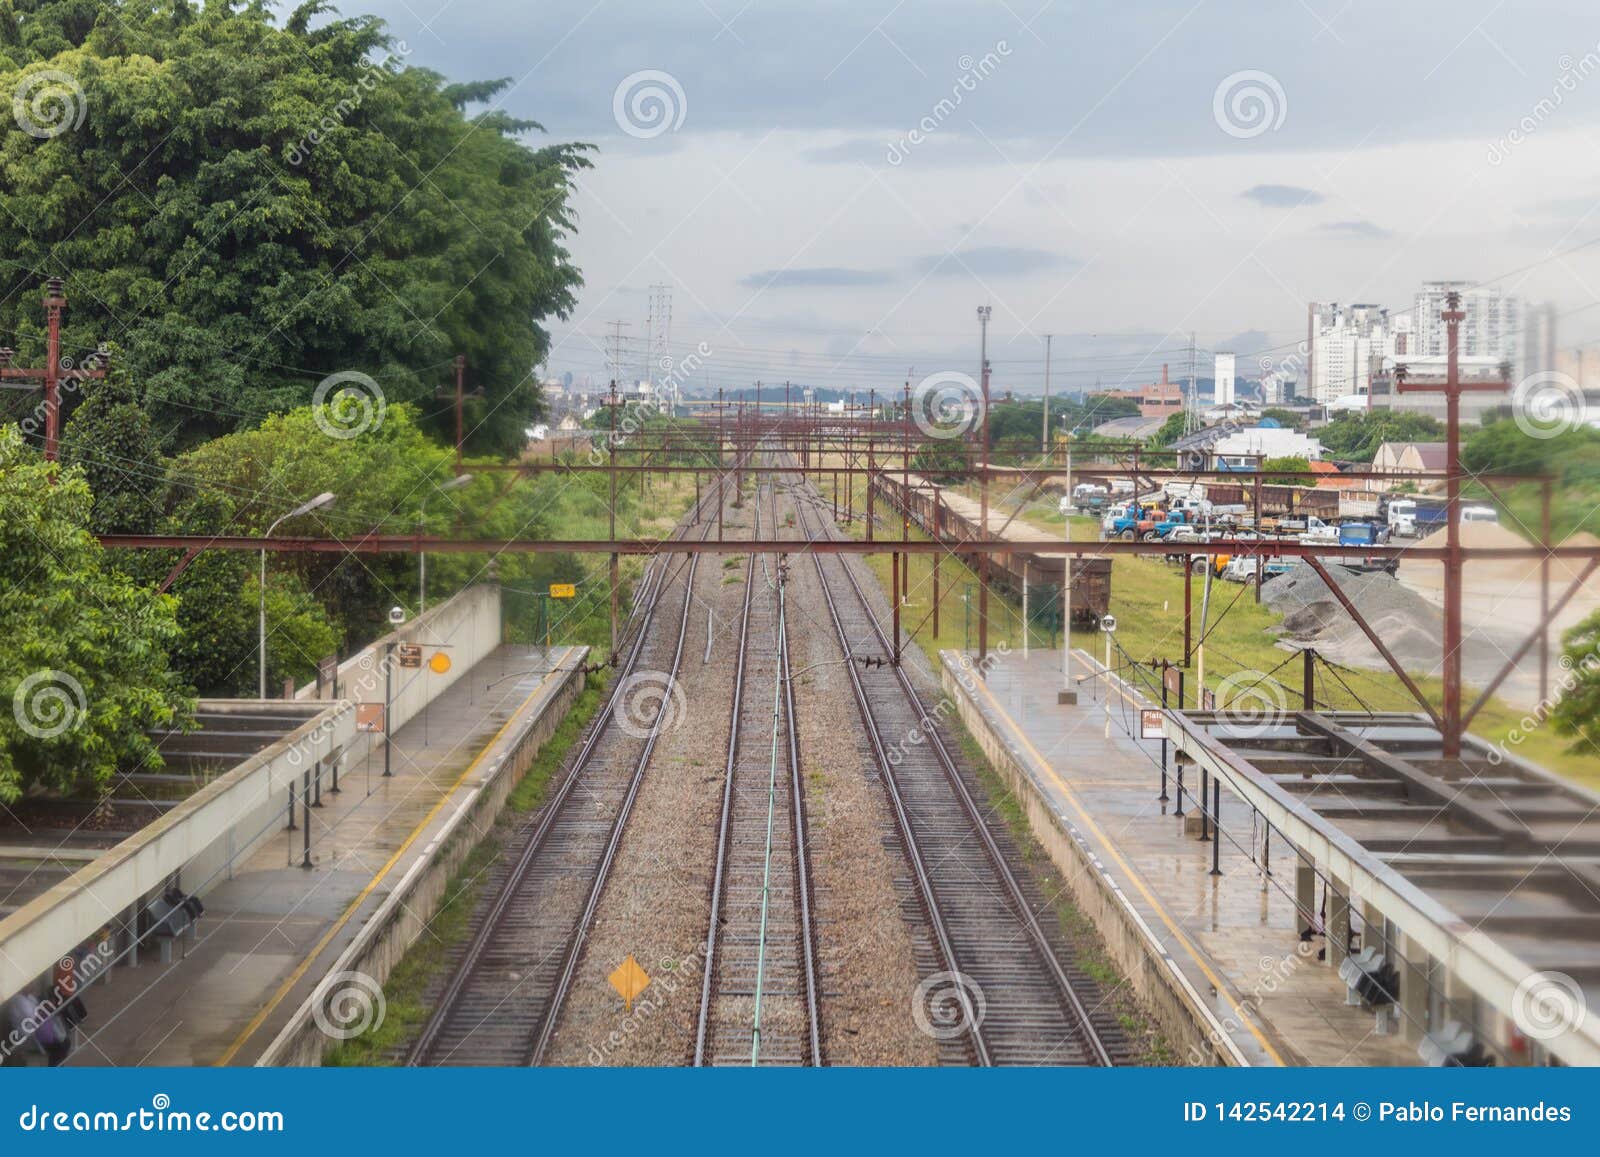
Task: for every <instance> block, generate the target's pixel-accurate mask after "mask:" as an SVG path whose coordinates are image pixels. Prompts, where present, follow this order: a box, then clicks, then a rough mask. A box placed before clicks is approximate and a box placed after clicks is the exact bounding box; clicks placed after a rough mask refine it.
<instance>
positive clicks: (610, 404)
mask: <svg viewBox="0 0 1600 1157" xmlns="http://www.w3.org/2000/svg"><path fill="white" fill-rule="evenodd" d="M617 324H618V325H619V326H620V325H621V324H622V323H620V322H618V323H617ZM618 332H619V333H620V332H621V330H620V329H619V330H618ZM606 408H607V409H609V410H610V411H611V436H610V437H608V438H607V439H606V452H607V456H608V458H609V459H610V464H611V469H610V470H609V471H607V473H608V474H609V475H610V478H611V499H610V502H609V504H608V506H607V511H606V513H607V516H608V519H609V521H608V533H609V535H610V538H611V541H612V542H613V543H614V542H616V541H617V411H618V410H619V409H621V408H622V399H621V397H620V396H619V395H618V393H617V383H616V382H615V381H612V383H611V393H610V394H609V395H608V396H607V397H606ZM610 579H611V659H612V660H613V661H615V660H616V657H617V587H618V584H619V580H620V575H619V573H618V566H617V552H616V551H612V552H611V567H610Z"/></svg>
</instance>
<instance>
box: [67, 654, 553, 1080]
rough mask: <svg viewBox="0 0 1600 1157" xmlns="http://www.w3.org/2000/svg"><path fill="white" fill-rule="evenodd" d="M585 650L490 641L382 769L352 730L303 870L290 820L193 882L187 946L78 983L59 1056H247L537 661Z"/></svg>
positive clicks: (534, 673) (505, 711)
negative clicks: (79, 1001)
mask: <svg viewBox="0 0 1600 1157" xmlns="http://www.w3.org/2000/svg"><path fill="white" fill-rule="evenodd" d="M582 653H583V652H582V649H581V648H566V647H555V648H551V649H548V650H546V649H544V648H537V647H529V646H516V645H503V646H501V647H499V648H498V649H496V650H495V651H494V652H493V653H492V654H491V655H489V656H488V657H487V658H486V659H484V660H482V661H481V662H479V663H478V664H477V665H476V666H475V667H473V668H472V669H471V670H470V671H468V672H467V673H466V674H465V675H463V676H462V677H461V678H460V679H458V680H457V681H456V682H455V683H454V684H453V685H452V686H451V687H449V688H448V689H447V690H445V691H444V692H443V693H442V694H441V695H440V696H439V697H438V698H437V699H436V700H434V702H433V703H432V704H431V705H430V706H429V707H428V709H427V710H426V711H424V712H423V713H422V714H420V715H418V716H417V717H416V718H415V719H413V720H411V721H410V722H408V723H407V724H406V725H405V726H403V727H402V728H401V729H400V730H399V732H398V733H397V734H396V736H395V742H394V751H393V754H392V755H391V757H390V764H391V770H392V771H393V775H392V777H391V778H388V779H385V778H384V777H383V762H384V756H383V746H382V744H381V742H372V741H371V737H370V736H362V737H360V738H359V739H358V740H357V744H358V746H357V748H356V750H355V752H354V753H353V754H352V756H351V757H350V759H349V761H348V763H347V766H346V770H345V771H344V773H343V774H342V775H341V777H340V788H341V790H340V792H339V794H337V795H334V794H332V793H331V792H329V791H327V790H324V792H323V794H322V806H321V807H320V808H317V807H313V808H312V809H311V823H312V827H311V835H312V840H311V861H312V866H311V867H310V868H309V869H307V868H304V867H302V866H300V865H301V863H302V858H303V847H304V834H303V829H301V830H296V831H283V830H281V827H280V830H279V831H278V832H277V833H276V834H275V835H274V836H272V837H271V838H269V839H268V840H267V841H266V842H265V843H263V844H262V845H261V846H260V847H258V848H257V849H256V850H255V851H254V852H253V853H252V854H251V855H250V856H249V857H248V858H247V859H246V860H244V861H243V862H242V863H240V864H238V865H237V867H236V869H235V874H234V878H233V879H231V880H228V881H227V882H225V883H223V884H220V885H218V886H217V887H216V888H215V889H213V890H212V891H210V892H208V893H207V894H206V896H205V897H204V903H205V915H204V916H203V917H202V918H201V920H200V922H199V925H198V929H197V932H196V935H195V939H194V943H193V944H189V945H187V946H185V945H184V944H182V942H181V941H180V942H179V943H178V944H177V945H175V946H174V949H173V959H172V962H171V963H170V964H162V963H161V962H160V959H159V956H158V954H157V952H156V951H155V950H154V949H145V950H141V953H140V962H139V964H137V965H135V966H118V967H115V968H113V969H111V970H110V972H109V973H107V974H106V975H105V976H104V977H102V978H100V979H97V980H96V981H95V983H94V984H92V985H91V986H90V987H89V988H88V990H87V991H86V992H85V993H84V1002H85V1004H86V1005H87V1007H88V1011H89V1019H88V1021H87V1022H86V1023H85V1024H84V1025H83V1027H82V1031H81V1038H80V1046H79V1048H78V1050H77V1051H76V1052H75V1053H74V1054H73V1056H72V1057H71V1058H70V1060H69V1061H68V1063H69V1064H79V1065H118V1066H126V1065H215V1064H240V1065H247V1064H251V1063H253V1062H254V1060H255V1058H256V1057H257V1056H258V1055H259V1054H260V1052H261V1050H262V1049H264V1048H265V1047H266V1046H267V1045H268V1044H269V1043H270V1042H271V1041H272V1038H273V1036H274V1035H275V1034H276V1033H277V1032H278V1030H279V1029H280V1028H282V1026H283V1025H284V1024H285V1023H286V1022H287V1021H288V1019H289V1017H290V1016H291V1015H292V1014H293V1012H294V1011H295V1009H296V1008H297V1007H298V1006H299V1005H300V1004H301V1002H302V1001H303V1000H304V999H305V997H306V996H307V995H308V994H309V993H310V992H311V990H312V987H313V986H314V985H315V984H316V983H317V981H318V980H319V979H320V978H321V976H322V974H323V972H324V971H326V969H327V967H328V965H329V964H331V963H332V962H333V961H334V960H336V959H337V958H338V956H339V953H340V952H341V951H343V949H344V948H345V947H346V946H347V945H348V944H349V943H350V941H351V940H352V939H353V938H354V937H355V935H356V934H357V932H358V931H359V930H360V928H361V926H362V923H363V922H364V921H365V920H366V919H367V918H368V917H369V916H370V915H371V914H372V913H373V912H374V911H376V909H377V908H378V906H379V905H380V904H381V903H382V902H383V900H384V898H385V897H386V896H387V895H388V893H389V889H390V887H392V886H393V885H395V884H397V883H398V882H399V881H400V880H401V879H402V878H403V877H404V875H405V872H406V869H407V868H409V867H410V866H411V864H412V863H413V862H414V861H415V860H416V859H417V858H418V857H419V856H421V854H422V853H423V850H424V849H425V848H426V847H427V846H428V843H429V840H428V837H429V836H430V835H431V833H432V832H433V831H435V830H436V829H437V828H438V827H439V826H441V825H442V824H443V823H444V822H445V819H446V816H447V814H448V812H447V809H446V808H445V807H444V806H443V805H444V804H445V802H446V801H447V800H448V799H449V798H450V797H451V795H452V794H453V793H454V791H455V790H456V788H457V787H459V786H460V785H462V784H463V782H464V781H465V780H466V778H467V774H466V773H467V772H468V771H469V769H470V768H471V767H472V764H473V762H474V761H475V760H476V759H477V757H478V756H479V754H480V753H481V752H482V751H483V750H484V749H485V748H486V747H487V746H488V745H489V743H490V742H491V741H492V740H493V739H494V737H495V736H496V734H497V733H498V732H499V731H500V729H501V728H502V727H503V726H504V725H505V723H506V721H507V720H508V719H510V717H511V716H512V714H513V713H515V712H516V711H517V710H518V709H519V708H520V707H522V705H523V704H524V703H526V702H528V701H529V700H530V699H532V698H534V697H535V696H541V695H544V696H549V697H552V698H553V697H554V694H555V692H556V691H557V690H558V689H559V685H560V680H559V678H558V677H557V676H554V675H552V674H550V672H551V671H552V669H554V668H560V669H564V668H565V667H567V666H570V664H571V662H573V661H576V660H577V659H578V658H579V657H580V656H581V655H582ZM296 813H297V814H296V821H295V822H296V824H297V825H298V824H299V823H300V822H301V820H300V815H301V809H300V808H299V807H297V808H296Z"/></svg>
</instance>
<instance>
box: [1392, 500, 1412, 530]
mask: <svg viewBox="0 0 1600 1157" xmlns="http://www.w3.org/2000/svg"><path fill="white" fill-rule="evenodd" d="M1389 534H1390V536H1391V537H1394V538H1415V537H1417V503H1416V500H1415V499H1411V498H1392V499H1390V500H1389Z"/></svg>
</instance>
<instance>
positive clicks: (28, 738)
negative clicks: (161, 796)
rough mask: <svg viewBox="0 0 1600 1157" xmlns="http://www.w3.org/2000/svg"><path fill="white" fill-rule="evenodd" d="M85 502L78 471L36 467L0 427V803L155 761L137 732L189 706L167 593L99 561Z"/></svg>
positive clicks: (31, 455)
mask: <svg viewBox="0 0 1600 1157" xmlns="http://www.w3.org/2000/svg"><path fill="white" fill-rule="evenodd" d="M92 501H93V499H92V496H91V494H90V491H89V485H88V483H87V482H86V481H85V479H84V476H83V473H82V471H81V470H77V469H71V468H68V469H61V468H60V467H58V466H56V465H54V464H48V463H45V462H43V461H42V460H41V459H40V458H39V457H38V456H37V454H36V453H35V452H34V451H33V450H31V449H29V448H28V447H27V446H26V445H24V443H23V438H22V434H21V431H19V430H18V429H17V428H16V427H14V426H6V427H0V557H3V558H4V559H5V560H6V582H5V583H4V584H3V586H0V637H3V638H4V639H5V640H6V646H5V647H4V648H3V649H0V701H3V702H4V703H5V704H6V705H7V706H8V708H9V709H8V710H4V711H0V803H6V802H10V801H12V800H15V799H16V798H17V797H18V796H19V795H21V794H22V793H23V792H24V791H26V790H27V789H29V788H31V787H42V788H50V789H55V790H58V791H65V792H84V791H93V790H94V789H96V788H97V787H100V786H103V785H104V784H105V783H106V782H107V781H108V780H109V779H110V778H111V776H112V775H113V773H114V772H115V771H116V770H117V769H118V767H123V768H129V769H131V768H135V767H140V768H143V769H145V770H150V769H152V768H159V767H160V766H161V759H160V756H159V755H158V754H157V752H156V749H155V745H154V744H153V743H152V742H151V740H150V739H149V738H148V736H147V735H146V731H147V730H148V729H150V728H155V727H163V726H170V725H172V724H174V723H181V722H182V721H183V720H184V719H185V718H186V717H187V716H188V714H189V712H190V710H191V709H192V704H191V702H190V700H189V699H188V697H187V695H186V693H185V688H184V687H183V686H182V684H181V682H180V680H179V678H178V676H177V675H176V674H175V673H174V672H173V670H172V669H171V668H170V667H169V665H168V662H167V651H166V649H167V647H168V645H170V644H171V642H172V641H173V640H174V639H175V638H176V637H177V633H178V629H177V624H176V622H175V621H174V618H173V611H174V605H175V602H176V600H174V599H173V598H171V597H169V596H163V595H155V594H152V593H150V592H149V591H148V590H147V589H142V588H141V587H139V586H138V585H136V584H135V583H134V582H133V581H131V580H130V579H128V578H127V577H126V576H125V575H122V574H120V573H119V572H117V571H116V570H115V569H113V568H112V567H110V566H108V565H106V559H105V552H104V551H103V550H102V549H101V547H100V544H99V543H98V542H97V541H96V540H95V537H94V535H93V534H92V533H91V531H90V517H91V505H92Z"/></svg>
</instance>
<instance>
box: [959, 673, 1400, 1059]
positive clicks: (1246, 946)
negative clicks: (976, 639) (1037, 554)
mask: <svg viewBox="0 0 1600 1157" xmlns="http://www.w3.org/2000/svg"><path fill="white" fill-rule="evenodd" d="M943 654H944V655H945V656H946V657H947V659H948V660H950V661H954V660H955V657H956V656H955V653H954V652H944V653H943ZM991 664H992V665H991V666H990V668H989V675H988V678H987V680H986V681H977V680H973V682H974V684H975V687H976V690H975V692H974V693H973V694H974V702H975V705H976V706H977V707H978V708H979V710H981V711H983V712H984V714H985V715H986V716H987V717H989V719H990V720H991V724H992V726H993V727H994V728H995V730H996V731H997V733H998V734H999V735H1000V736H1001V737H1002V738H1003V739H1004V741H1005V742H1006V744H1007V746H1008V747H1009V748H1010V749H1011V750H1012V752H1013V753H1014V754H1015V755H1016V757H1017V758H1018V760H1019V762H1021V763H1022V764H1023V766H1024V767H1025V768H1027V769H1028V772H1029V775H1030V777H1031V778H1032V779H1033V781H1034V783H1035V784H1036V785H1037V787H1038V789H1039V790H1040V791H1041V792H1043V793H1044V795H1045V796H1046V798H1047V800H1048V802H1049V804H1050V805H1051V808H1052V810H1053V811H1054V812H1055V814H1056V815H1057V816H1058V817H1059V818H1060V819H1061V820H1062V821H1063V822H1064V823H1065V824H1067V825H1070V826H1071V828H1072V829H1074V830H1075V831H1076V833H1077V834H1078V835H1079V836H1080V837H1081V838H1082V839H1083V840H1084V841H1085V842H1086V844H1087V845H1088V847H1089V848H1090V849H1091V850H1092V851H1093V853H1094V854H1095V855H1096V856H1097V857H1098V858H1099V859H1100V861H1101V866H1102V867H1103V869H1104V871H1105V872H1106V873H1107V875H1108V876H1109V877H1110V878H1111V880H1112V881H1113V882H1114V883H1115V884H1116V885H1117V886H1118V887H1120V889H1121V890H1122V891H1123V893H1124V895H1125V896H1126V897H1127V898H1128V900H1129V901H1131V903H1132V904H1133V906H1134V908H1135V909H1136V911H1137V912H1138V913H1139V915H1140V917H1141V918H1142V919H1143V921H1144V922H1145V924H1146V925H1147V926H1148V928H1149V929H1150V931H1151V933H1152V934H1153V935H1154V936H1155V937H1156V939H1157V940H1158V941H1159V942H1160V944H1161V946H1162V948H1163V949H1164V950H1165V952H1166V953H1167V954H1168V955H1169V956H1170V957H1171V959H1172V961H1173V962H1174V963H1175V965H1176V966H1177V967H1178V969H1179V970H1180V971H1181V972H1182V973H1183V975H1184V976H1185V977H1186V978H1187V979H1188V981H1189V983H1190V985H1191V986H1192V987H1193V988H1194V990H1195V991H1196V992H1198V993H1199V994H1200V995H1201V997H1202V998H1203V999H1204V1000H1206V1001H1207V1002H1208V1004H1209V1007H1210V1010H1211V1012H1212V1013H1213V1015H1214V1016H1215V1017H1216V1019H1217V1020H1218V1021H1219V1022H1220V1023H1221V1025H1222V1027H1223V1029H1224V1030H1225V1031H1227V1033H1228V1034H1229V1036H1230V1038H1231V1039H1232V1040H1233V1042H1234V1043H1235V1045H1236V1046H1237V1048H1238V1050H1239V1051H1240V1052H1241V1053H1242V1054H1243V1055H1244V1057H1245V1058H1246V1059H1247V1060H1248V1061H1249V1062H1250V1063H1252V1064H1265V1065H1273V1064H1309V1065H1415V1064H1418V1063H1419V1060H1418V1056H1417V1052H1416V1046H1415V1045H1414V1044H1408V1043H1407V1042H1406V1041H1405V1040H1404V1039H1403V1038H1402V1036H1400V1035H1399V1034H1394V1035H1379V1034H1378V1033H1377V1032H1376V1031H1375V1026H1376V1018H1375V1017H1374V1015H1373V1013H1372V1012H1370V1011H1368V1010H1364V1009H1361V1008H1359V1007H1351V1006H1348V1005H1346V1004H1345V1003H1344V1000H1345V986H1344V984H1343V983H1342V982H1341V981H1340V980H1339V978H1338V975H1337V972H1336V970H1335V969H1334V968H1332V967H1330V966H1329V965H1327V964H1325V963H1323V962H1321V961H1319V960H1318V959H1317V950H1318V949H1319V948H1320V947H1321V939H1320V938H1318V939H1316V940H1315V941H1314V943H1312V944H1310V945H1309V946H1308V947H1307V948H1302V946H1301V941H1300V936H1299V933H1300V931H1301V929H1300V928H1299V927H1298V923H1299V921H1298V919H1297V916H1296V913H1295V905H1294V888H1295V880H1294V868H1293V864H1294V861H1293V859H1292V853H1291V852H1290V851H1289V849H1288V848H1287V847H1286V846H1284V845H1282V844H1281V842H1280V841H1276V840H1275V841H1274V846H1273V847H1272V849H1271V854H1272V855H1275V856H1281V860H1280V861H1279V863H1280V870H1278V871H1276V872H1275V873H1274V874H1272V875H1271V876H1268V875H1266V874H1265V873H1264V872H1263V868H1262V856H1263V851H1264V848H1263V833H1262V831H1261V829H1260V826H1259V825H1255V830H1252V825H1251V823H1250V812H1249V809H1248V808H1246V807H1244V806H1243V805H1241V804H1240V803H1239V801H1238V800H1236V799H1234V798H1233V797H1232V795H1231V793H1229V792H1228V791H1226V790H1224V792H1223V793H1222V808H1221V815H1222V824H1223V836H1224V838H1223V840H1222V842H1221V844H1220V848H1219V851H1218V853H1217V860H1218V867H1219V868H1220V869H1221V873H1222V874H1221V875H1219V876H1213V875H1211V868H1212V848H1213V844H1212V843H1211V842H1209V841H1208V842H1204V843H1202V842H1200V841H1199V840H1198V838H1197V837H1198V830H1197V829H1196V830H1191V831H1189V832H1187V833H1186V832H1185V830H1184V820H1183V819H1180V818H1178V816H1177V815H1176V812H1177V810H1178V805H1177V802H1176V779H1175V772H1176V768H1175V767H1169V775H1168V786H1167V795H1168V796H1169V799H1168V801H1167V802H1165V803H1163V802H1162V801H1161V799H1160V798H1159V797H1160V795H1161V766H1160V765H1161V743H1160V741H1159V740H1137V739H1134V738H1131V735H1136V734H1138V731H1139V715H1138V710H1137V703H1136V701H1135V700H1134V699H1133V698H1132V692H1130V691H1128V690H1127V689H1125V688H1122V687H1121V686H1120V681H1118V686H1117V688H1116V689H1115V690H1113V692H1112V695H1111V728H1110V731H1111V735H1110V737H1109V738H1107V736H1106V711H1105V698H1104V693H1103V684H1104V680H1103V678H1095V679H1090V680H1086V681H1084V682H1082V683H1078V677H1079V676H1083V675H1085V674H1088V673H1090V672H1095V673H1098V672H1099V671H1100V670H1101V668H1100V664H1099V663H1098V662H1097V661H1096V660H1094V659H1092V658H1090V657H1089V656H1087V655H1085V654H1084V653H1083V652H1082V651H1081V650H1076V651H1074V653H1073V677H1074V684H1075V685H1076V686H1077V687H1078V690H1079V702H1078V704H1077V705H1076V706H1065V705H1060V704H1058V703H1057V701H1056V696H1057V692H1058V691H1059V690H1060V688H1061V686H1062V672H1061V652H1060V651H1059V650H1057V651H1033V652H1032V654H1031V655H1030V656H1029V657H1028V658H1027V659H1024V658H1023V657H1022V656H1021V654H1019V653H1016V652H1012V653H1011V654H1009V655H1006V656H1005V657H1004V658H1001V659H999V660H998V661H996V660H995V659H994V657H991ZM1196 787H1197V785H1195V784H1194V783H1192V782H1187V781H1186V783H1185V789H1186V791H1185V797H1184V801H1183V810H1184V812H1185V813H1189V814H1191V815H1192V813H1193V811H1194V806H1195V801H1194V799H1193V797H1192V794H1191V793H1192V792H1193V791H1194V790H1195V788H1196ZM1241 821H1242V822H1241Z"/></svg>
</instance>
